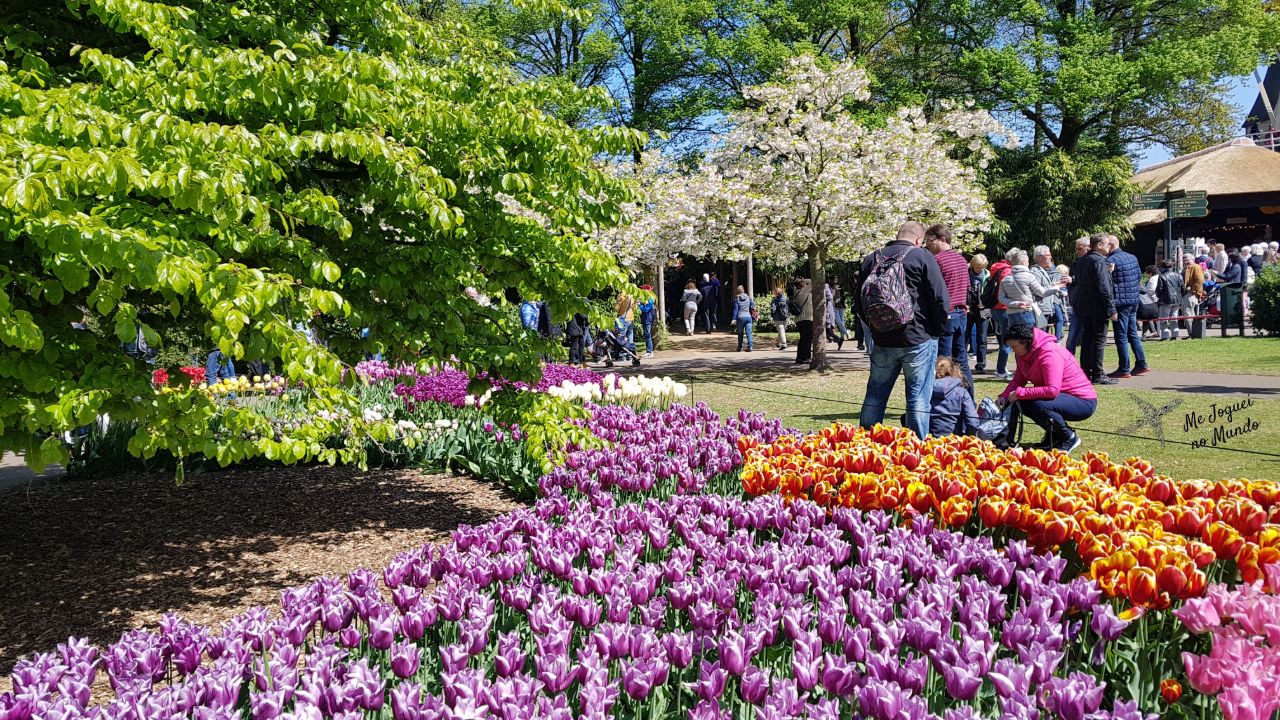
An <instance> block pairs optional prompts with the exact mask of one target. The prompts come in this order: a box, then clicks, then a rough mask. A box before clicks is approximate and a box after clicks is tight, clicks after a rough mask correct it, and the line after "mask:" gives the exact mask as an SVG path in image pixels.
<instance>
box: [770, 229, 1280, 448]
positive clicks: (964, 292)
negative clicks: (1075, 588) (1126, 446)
mask: <svg viewBox="0 0 1280 720" xmlns="http://www.w3.org/2000/svg"><path fill="white" fill-rule="evenodd" d="M951 240H952V238H951V231H950V229H949V228H948V227H947V226H946V225H941V224H940V225H934V226H932V227H929V228H925V227H924V225H923V224H921V223H917V222H909V223H906V224H905V225H903V226H902V228H901V230H900V231H899V233H898V235H897V237H896V238H895V239H894V240H893V241H891V242H889V243H888V244H887V245H885V246H884V247H883V248H880V249H878V250H876V251H875V252H873V253H871V254H869V255H868V256H867V257H865V258H864V259H863V261H862V264H861V268H860V270H859V272H858V276H857V280H856V285H855V287H854V291H853V293H852V308H853V312H854V314H855V315H856V317H857V324H856V325H855V327H860V329H861V330H862V331H863V334H864V335H865V345H866V347H867V349H868V351H869V352H870V355H871V374H870V377H869V378H868V380H867V390H866V397H865V399H864V400H863V405H862V412H861V414H860V418H859V419H860V423H861V424H862V425H863V426H865V427H870V426H872V425H874V424H875V423H878V422H881V421H883V419H884V416H885V410H886V406H887V404H888V400H889V396H890V394H891V392H892V391H893V388H894V386H895V384H896V383H897V380H898V376H899V375H901V376H902V377H903V379H904V383H905V389H906V397H907V412H906V414H905V415H903V417H902V421H903V424H904V425H906V426H907V427H909V428H911V429H912V430H913V431H915V432H916V433H917V434H918V435H920V436H921V437H923V436H925V435H926V434H934V435H937V434H951V433H962V434H972V433H974V432H976V431H977V428H978V424H979V418H978V410H977V403H976V396H975V390H974V382H973V378H974V376H975V375H984V374H987V373H988V366H987V339H988V336H989V332H991V333H994V335H995V337H996V342H997V349H996V361H995V368H994V374H995V376H996V377H998V378H1000V379H1002V380H1005V381H1007V384H1006V385H1005V387H1004V389H1003V390H1002V392H1000V394H999V396H998V397H997V398H996V400H995V404H996V406H997V407H998V408H1001V409H1003V408H1006V407H1007V408H1009V410H1010V411H1011V416H1010V418H1009V426H1010V427H1016V426H1017V424H1018V422H1019V418H1023V417H1025V418H1026V419H1028V420H1030V421H1032V422H1034V423H1035V424H1036V425H1038V426H1040V427H1041V428H1042V429H1043V430H1044V433H1045V434H1044V438H1043V439H1042V440H1041V441H1040V442H1039V443H1037V444H1036V445H1035V446H1036V447H1041V448H1053V449H1059V450H1063V451H1067V452H1070V451H1072V450H1074V449H1076V448H1077V447H1079V445H1080V442H1081V441H1080V438H1079V436H1078V435H1077V433H1076V432H1075V431H1074V430H1073V429H1072V428H1071V423H1073V422H1079V421H1081V420H1085V419H1087V418H1089V417H1091V416H1092V415H1093V413H1094V412H1095V410H1096V409H1097V403H1098V394H1097V392H1096V390H1095V389H1094V385H1112V384H1115V383H1117V382H1119V381H1120V380H1124V379H1127V378H1131V377H1133V376H1136V375H1144V374H1146V373H1148V372H1150V366H1149V365H1148V363H1147V357H1146V353H1145V349H1144V347H1143V340H1144V333H1143V332H1142V329H1141V325H1142V323H1141V320H1142V319H1143V318H1140V310H1147V308H1150V310H1149V311H1148V313H1149V314H1150V316H1151V317H1150V318H1149V319H1150V320H1151V322H1152V327H1151V328H1149V332H1148V333H1147V339H1148V340H1152V339H1154V340H1157V341H1163V340H1176V339H1178V338H1179V337H1181V335H1180V330H1181V328H1182V326H1183V325H1184V324H1185V323H1187V322H1188V321H1190V320H1193V319H1203V318H1204V317H1205V315H1202V314H1201V313H1204V312H1208V309H1207V308H1206V307H1203V305H1202V304H1205V303H1206V296H1207V295H1208V294H1209V293H1211V292H1212V291H1213V290H1214V289H1215V288H1217V287H1218V286H1222V285H1231V284H1234V285H1235V286H1237V287H1239V288H1240V289H1241V290H1242V293H1243V298H1244V302H1246V303H1247V288H1248V285H1249V284H1250V283H1251V282H1252V279H1253V277H1254V276H1255V275H1256V274H1258V273H1260V272H1261V271H1262V269H1263V267H1264V266H1265V265H1268V264H1272V263H1276V262H1277V247H1276V243H1271V245H1270V246H1266V245H1254V246H1251V247H1247V248H1242V249H1239V250H1236V249H1232V250H1228V249H1226V248H1225V247H1224V246H1223V245H1221V244H1218V245H1214V246H1209V245H1203V246H1201V247H1198V248H1196V252H1195V253H1188V254H1183V255H1182V257H1181V267H1179V266H1178V261H1176V260H1172V259H1169V260H1164V261H1162V262H1161V263H1159V265H1157V266H1154V267H1148V268H1147V269H1146V271H1145V273H1144V272H1143V270H1142V269H1141V268H1140V266H1139V263H1138V260H1137V258H1136V257H1134V255H1133V254H1131V253H1129V252H1127V251H1125V250H1124V249H1123V248H1121V246H1120V241H1119V239H1118V238H1117V237H1116V236H1115V235H1110V234H1106V233H1099V234H1095V235H1092V236H1089V237H1083V238H1080V239H1079V240H1077V242H1076V257H1075V259H1074V260H1073V262H1072V264H1071V265H1070V267H1068V266H1066V265H1061V264H1055V263H1054V259H1053V254H1052V252H1051V251H1050V249H1049V248H1048V247H1046V246H1043V245H1042V246H1039V247H1035V248H1033V249H1031V251H1030V252H1028V251H1027V250H1024V249H1022V248H1013V249H1011V250H1009V251H1008V252H1006V253H1005V254H1004V256H1003V257H1001V258H999V259H998V260H996V262H994V263H991V262H989V260H988V258H987V257H986V256H985V255H983V254H982V253H977V254H974V255H973V256H971V257H969V258H967V259H966V258H965V257H964V256H963V255H961V254H960V253H959V252H957V251H955V250H954V249H953V248H952V246H951ZM1144 275H1145V278H1144ZM804 282H805V281H802V282H801V288H802V290H803V289H806V288H807V286H805V285H804ZM778 297H781V293H780V292H779V293H778ZM792 297H793V298H797V297H799V298H801V299H805V298H807V297H808V294H807V293H805V292H797V293H795V294H794V295H793V296H792ZM1210 299H1211V298H1210ZM777 306H778V303H777V302H776V299H775V307H777ZM1245 312H1247V309H1246V310H1245ZM842 315H843V313H837V314H836V317H840V316H842ZM800 318H801V320H804V319H810V320H811V316H807V315H801V316H800ZM841 319H843V318H842V317H841ZM1108 329H1110V331H1111V336H1112V338H1113V339H1114V341H1115V344H1116V355H1117V367H1116V369H1115V370H1113V371H1111V372H1106V370H1105V369H1104V367H1103V353H1104V349H1105V346H1106V342H1107V331H1108ZM801 332H802V341H803V339H804V336H803V333H804V332H805V328H804V326H803V325H802V326H801ZM780 337H781V336H780ZM860 345H862V343H860ZM1077 349H1078V350H1079V359H1078V360H1077V352H1076V351H1077ZM801 351H802V352H804V349H803V348H802V349H801ZM971 356H972V367H971V365H970V357H971ZM1010 356H1012V357H1013V358H1014V364H1013V365H1012V366H1010V364H1009V358H1010Z"/></svg>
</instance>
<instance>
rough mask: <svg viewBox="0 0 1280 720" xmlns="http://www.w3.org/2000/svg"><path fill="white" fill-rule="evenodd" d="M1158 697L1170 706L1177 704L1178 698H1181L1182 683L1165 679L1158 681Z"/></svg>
mask: <svg viewBox="0 0 1280 720" xmlns="http://www.w3.org/2000/svg"><path fill="white" fill-rule="evenodd" d="M1160 697H1161V698H1164V701H1165V702H1166V703H1168V704H1170V705H1172V704H1174V703H1176V702H1178V698H1181V697H1182V683H1180V682H1178V681H1177V680H1174V679H1173V678H1165V679H1164V680H1161V681H1160Z"/></svg>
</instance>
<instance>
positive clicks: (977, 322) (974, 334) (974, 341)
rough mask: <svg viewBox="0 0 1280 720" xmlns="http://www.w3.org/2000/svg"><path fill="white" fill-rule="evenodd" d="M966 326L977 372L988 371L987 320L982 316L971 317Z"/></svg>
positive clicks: (970, 350)
mask: <svg viewBox="0 0 1280 720" xmlns="http://www.w3.org/2000/svg"><path fill="white" fill-rule="evenodd" d="M966 322H967V324H966V325H965V338H966V340H967V341H968V342H969V354H970V355H973V358H974V360H973V368H974V369H975V370H986V369H987V319H986V318H984V317H982V314H981V313H979V314H977V315H970V316H969V318H968V320H967V321H966Z"/></svg>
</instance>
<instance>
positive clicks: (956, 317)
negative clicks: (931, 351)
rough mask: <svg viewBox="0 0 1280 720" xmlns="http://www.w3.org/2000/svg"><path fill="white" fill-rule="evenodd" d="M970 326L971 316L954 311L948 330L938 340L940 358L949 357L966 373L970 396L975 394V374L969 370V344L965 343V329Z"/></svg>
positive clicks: (949, 320)
mask: <svg viewBox="0 0 1280 720" xmlns="http://www.w3.org/2000/svg"><path fill="white" fill-rule="evenodd" d="M968 324H969V315H968V313H966V312H965V311H964V310H952V311H951V315H950V316H948V317H947V328H946V329H945V330H943V331H942V337H940V338H938V357H949V358H951V359H952V360H955V361H956V364H957V365H959V366H960V370H961V371H962V372H964V379H965V380H966V381H967V382H968V384H969V394H970V395H972V394H973V372H972V371H971V370H969V347H968V345H969V343H967V342H966V341H965V332H964V331H965V327H966V326H967V325H968Z"/></svg>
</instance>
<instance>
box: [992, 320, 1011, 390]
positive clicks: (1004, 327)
mask: <svg viewBox="0 0 1280 720" xmlns="http://www.w3.org/2000/svg"><path fill="white" fill-rule="evenodd" d="M991 322H992V323H995V331H996V350H997V353H996V374H997V375H1003V374H1004V372H1005V368H1006V367H1007V366H1008V365H1009V346H1008V345H1005V344H1004V336H1005V333H1007V332H1009V311H1008V310H1001V309H999V308H996V309H994V310H992V311H991Z"/></svg>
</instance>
